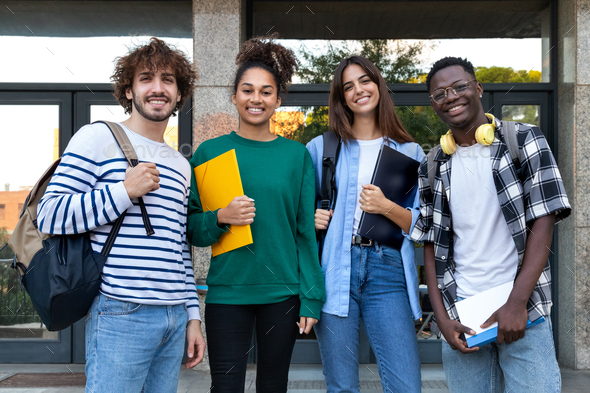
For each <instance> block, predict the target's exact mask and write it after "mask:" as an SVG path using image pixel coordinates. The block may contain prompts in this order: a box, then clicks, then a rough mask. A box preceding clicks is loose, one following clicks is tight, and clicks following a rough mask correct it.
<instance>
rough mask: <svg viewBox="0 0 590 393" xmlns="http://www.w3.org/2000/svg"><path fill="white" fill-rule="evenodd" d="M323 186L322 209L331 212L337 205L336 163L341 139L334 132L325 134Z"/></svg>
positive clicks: (321, 189) (321, 193) (321, 194)
mask: <svg viewBox="0 0 590 393" xmlns="http://www.w3.org/2000/svg"><path fill="white" fill-rule="evenodd" d="M323 138H324V153H323V156H322V184H321V185H320V198H321V199H320V209H324V210H330V209H331V208H333V207H334V205H335V204H336V163H337V162H338V155H339V154H340V145H341V143H340V138H339V137H338V136H337V135H336V134H334V133H333V132H332V131H326V132H324V134H323Z"/></svg>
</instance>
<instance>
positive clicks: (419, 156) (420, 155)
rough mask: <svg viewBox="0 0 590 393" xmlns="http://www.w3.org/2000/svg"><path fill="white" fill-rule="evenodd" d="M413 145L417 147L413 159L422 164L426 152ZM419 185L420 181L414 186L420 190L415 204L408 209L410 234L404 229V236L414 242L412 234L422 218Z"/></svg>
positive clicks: (417, 192)
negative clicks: (410, 218)
mask: <svg viewBox="0 0 590 393" xmlns="http://www.w3.org/2000/svg"><path fill="white" fill-rule="evenodd" d="M412 145H413V147H415V152H414V154H413V155H412V158H413V159H414V160H416V161H418V162H422V160H423V159H424V150H422V147H420V145H418V144H417V143H413V144H412ZM418 173H419V172H418ZM419 184H420V182H419V180H418V181H417V182H416V185H415V186H414V187H417V188H418V189H417V190H416V195H415V197H414V203H413V204H412V207H408V208H407V209H408V210H409V211H410V212H411V213H412V224H411V225H410V232H409V233H406V232H405V231H404V230H403V229H402V235H403V236H404V237H405V238H406V239H408V240H413V239H412V237H411V235H410V234H411V233H412V232H413V230H414V226H415V225H416V222H417V221H418V218H419V217H420V190H419V188H420V186H419Z"/></svg>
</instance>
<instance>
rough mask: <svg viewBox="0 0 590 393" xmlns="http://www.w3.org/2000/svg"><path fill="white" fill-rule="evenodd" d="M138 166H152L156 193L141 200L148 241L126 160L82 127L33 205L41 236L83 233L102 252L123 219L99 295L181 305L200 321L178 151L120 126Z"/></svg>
mask: <svg viewBox="0 0 590 393" xmlns="http://www.w3.org/2000/svg"><path fill="white" fill-rule="evenodd" d="M122 127H123V129H124V130H125V132H126V133H127V136H128V137H129V140H130V142H131V144H132V145H133V147H134V148H135V152H136V154H137V156H138V159H139V161H140V162H151V163H155V164H156V166H157V169H158V171H159V172H160V188H159V189H158V190H156V191H153V192H149V193H147V194H146V195H145V196H144V197H143V200H144V202H145V205H146V208H147V211H148V214H149V216H150V220H151V223H152V226H153V228H154V231H155V234H154V235H152V236H149V237H148V236H147V235H146V232H145V228H144V226H143V221H142V218H141V211H140V208H139V205H138V203H137V200H130V199H129V196H128V195H127V191H126V189H125V186H124V185H123V180H124V179H125V171H126V170H127V168H128V166H129V165H128V163H127V160H126V159H125V157H124V155H123V152H122V151H121V150H120V149H119V147H118V145H117V142H116V141H115V138H114V137H113V135H112V134H111V131H110V130H109V129H108V128H107V126H106V125H104V124H100V123H97V124H92V125H86V126H84V127H82V128H81V129H80V130H79V131H78V132H77V133H76V134H75V135H74V137H73V138H72V140H71V141H70V143H69V144H68V147H67V148H66V151H65V153H64V154H63V156H62V160H61V163H60V164H59V166H58V168H57V170H56V171H55V174H54V175H53V178H52V179H51V182H50V183H49V186H48V187H47V190H46V192H45V195H44V196H43V198H42V199H41V201H40V203H39V211H38V222H39V229H40V230H41V231H42V232H44V233H50V234H70V233H73V234H75V233H82V232H89V233H90V239H91V242H92V247H93V249H94V251H96V252H100V251H101V249H102V247H103V245H104V242H105V240H106V238H107V236H108V234H109V232H110V230H111V225H109V223H111V222H113V221H115V220H116V219H117V217H119V216H120V215H121V214H122V213H123V212H124V211H125V210H127V214H126V216H125V219H124V221H123V224H122V227H121V230H120V232H119V234H118V236H117V238H116V241H115V244H114V246H113V249H112V251H111V254H110V255H109V258H108V259H107V262H106V265H105V267H104V270H103V274H102V285H101V289H100V291H101V292H102V293H103V294H105V295H107V296H110V297H113V298H115V299H118V300H123V301H128V302H133V303H139V304H152V305H175V304H182V303H186V304H187V308H188V315H189V320H190V319H200V317H199V301H198V298H197V293H196V286H195V280H194V275H193V269H192V265H191V258H190V253H189V249H188V245H187V242H186V212H187V204H188V193H189V192H190V175H191V173H190V171H191V169H190V165H189V163H188V161H187V160H186V159H185V158H184V157H183V156H182V155H181V154H180V153H178V152H177V151H176V150H174V149H172V148H171V147H170V146H168V145H167V144H165V143H158V142H155V141H152V140H150V139H147V138H144V137H142V136H141V135H138V134H136V133H134V132H132V131H131V130H129V129H128V128H127V127H125V126H122Z"/></svg>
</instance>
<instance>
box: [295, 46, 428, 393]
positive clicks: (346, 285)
mask: <svg viewBox="0 0 590 393" xmlns="http://www.w3.org/2000/svg"><path fill="white" fill-rule="evenodd" d="M329 124H330V130H331V131H332V132H333V133H335V134H336V135H337V136H338V137H339V138H340V140H341V142H340V143H341V146H340V152H339V158H338V161H337V164H336V174H335V180H336V188H337V195H336V204H335V206H332V207H331V208H330V210H322V209H317V210H316V214H315V227H316V230H317V231H322V230H327V232H326V234H325V240H324V244H323V247H322V255H321V260H322V270H323V272H324V277H325V284H326V302H325V304H324V307H323V309H322V313H321V319H320V322H319V323H318V324H317V325H316V326H315V327H314V329H315V332H316V335H317V337H318V340H319V345H320V352H321V356H322V363H323V365H324V375H325V377H326V385H327V389H328V392H359V390H360V383H359V365H358V344H359V326H360V321H361V319H362V321H363V325H364V327H365V331H366V333H367V336H368V338H369V342H370V344H371V347H372V349H373V352H374V353H375V356H376V358H377V366H378V368H379V375H380V377H381V382H382V384H383V391H384V392H388V393H389V392H404V393H407V392H420V387H421V381H420V360H419V356H418V346H417V342H416V333H415V329H414V323H413V320H414V319H419V318H420V317H421V310H420V304H419V301H418V274H417V270H416V264H415V261H414V244H413V242H412V241H411V240H410V237H409V235H408V234H409V233H411V229H412V227H413V226H414V223H415V222H416V219H417V218H418V215H419V210H418V209H419V206H420V203H419V198H418V195H417V194H418V193H417V192H415V194H416V197H415V198H412V206H410V207H409V208H406V207H402V206H400V205H398V204H396V203H394V202H393V201H391V200H390V199H388V198H387V197H385V195H384V194H383V192H382V191H381V189H380V188H379V187H377V186H375V185H372V184H370V183H371V179H372V175H373V172H374V170H375V165H376V163H377V156H378V155H379V151H380V149H381V146H382V145H383V144H385V145H388V146H389V147H390V148H392V149H395V150H397V151H398V152H400V153H403V154H404V155H406V156H408V157H410V158H412V159H414V160H416V161H421V160H422V158H423V157H424V153H423V151H422V148H421V147H420V146H419V145H418V144H416V143H414V141H413V139H412V137H411V136H410V135H409V134H408V133H407V131H406V130H405V129H404V127H403V125H402V124H401V122H400V121H399V119H398V117H397V116H396V114H395V111H394V106H393V101H392V99H391V98H390V96H389V91H388V88H387V85H386V83H385V80H384V79H383V77H382V76H381V73H380V72H379V70H378V69H377V67H375V65H374V64H373V63H371V62H370V61H369V60H367V59H365V58H363V57H360V56H352V57H350V58H347V59H344V60H343V61H342V62H341V63H340V65H339V66H338V68H337V69H336V72H335V74H334V78H333V80H332V86H331V92H330V107H329ZM323 143H324V139H323V138H322V137H321V136H320V137H317V138H315V139H314V140H312V141H311V142H310V143H309V144H308V145H307V148H308V150H309V151H310V153H311V156H312V159H313V163H314V167H315V169H316V190H318V191H319V190H320V184H321V181H322V179H321V176H322V157H323ZM391 171H392V172H394V171H396V168H391ZM415 188H417V184H416V185H415ZM390 197H391V196H390ZM316 199H319V195H317V198H316ZM363 212H366V213H368V214H381V215H383V216H384V217H386V218H388V219H389V220H391V221H393V222H394V223H395V224H396V225H397V226H398V227H399V228H400V229H399V230H400V231H401V234H402V235H403V241H402V242H401V246H400V247H399V248H396V247H392V246H390V245H385V244H381V243H379V242H376V241H374V240H373V239H371V238H370V235H371V234H370V233H367V234H366V235H367V236H369V238H366V237H362V236H360V235H359V233H358V232H359V221H360V218H361V215H362V213H363Z"/></svg>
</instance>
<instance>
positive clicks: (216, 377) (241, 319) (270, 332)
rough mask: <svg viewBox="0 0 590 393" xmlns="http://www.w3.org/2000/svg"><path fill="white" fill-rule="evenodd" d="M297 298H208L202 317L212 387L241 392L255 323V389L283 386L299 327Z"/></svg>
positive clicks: (269, 391)
mask: <svg viewBox="0 0 590 393" xmlns="http://www.w3.org/2000/svg"><path fill="white" fill-rule="evenodd" d="M299 306H300V302H299V298H298V297H297V296H292V297H290V298H289V299H287V300H285V301H283V302H280V303H273V304H253V305H228V304H207V306H206V307H205V323H206V329H207V347H208V348H209V363H210V365H211V392H212V393H222V392H223V393H226V392H227V393H242V392H244V383H245V381H246V363H247V359H248V354H249V353H250V351H252V345H251V342H252V329H253V328H254V325H256V343H257V347H258V354H257V362H256V363H257V365H256V366H257V367H256V392H257V393H280V392H286V391H287V383H288V376H289V364H290V363H291V355H292V353H293V346H294V345H295V339H296V338H297V334H298V332H299V328H298V327H297V325H296V324H295V323H296V322H298V321H299Z"/></svg>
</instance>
